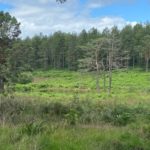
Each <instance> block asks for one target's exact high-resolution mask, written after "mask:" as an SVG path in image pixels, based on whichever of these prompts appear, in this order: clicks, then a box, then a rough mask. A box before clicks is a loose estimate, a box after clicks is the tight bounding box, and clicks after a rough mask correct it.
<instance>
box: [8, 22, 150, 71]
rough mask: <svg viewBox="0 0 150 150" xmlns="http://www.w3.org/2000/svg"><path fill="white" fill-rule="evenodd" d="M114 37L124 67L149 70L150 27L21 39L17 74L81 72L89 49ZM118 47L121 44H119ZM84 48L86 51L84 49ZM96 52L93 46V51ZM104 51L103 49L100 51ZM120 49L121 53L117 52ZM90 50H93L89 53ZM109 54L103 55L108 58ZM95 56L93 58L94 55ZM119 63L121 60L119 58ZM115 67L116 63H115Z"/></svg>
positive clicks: (15, 49) (14, 59) (15, 50)
mask: <svg viewBox="0 0 150 150" xmlns="http://www.w3.org/2000/svg"><path fill="white" fill-rule="evenodd" d="M110 37H112V38H113V37H114V39H113V40H114V50H115V51H116V53H117V54H115V55H117V57H120V62H121V61H123V64H124V65H120V66H122V67H124V66H126V67H142V68H146V70H148V68H149V61H150V24H149V23H147V24H144V25H142V24H137V25H135V26H134V27H132V26H130V25H127V26H125V27H124V28H123V29H122V30H119V29H118V28H117V27H113V28H112V29H108V28H106V29H104V30H103V31H102V32H99V31H98V30H97V29H95V28H92V29H91V30H89V31H88V32H87V31H86V30H83V31H82V32H81V33H80V34H75V33H72V34H71V33H63V32H60V31H59V32H55V33H54V34H53V35H50V36H44V35H42V34H40V35H36V36H34V37H33V38H29V37H28V38H26V39H23V40H21V39H18V40H16V41H15V42H14V44H13V46H12V47H11V52H12V54H11V55H10V56H11V57H10V64H11V68H12V69H13V70H21V71H22V70H23V71H24V70H35V69H69V70H78V69H79V66H80V60H82V59H83V58H85V57H86V56H87V51H86V50H85V47H87V48H89V44H90V43H93V47H94V41H97V42H98V41H101V39H104V38H105V39H106V38H107V39H108V38H109V39H110ZM116 43H117V44H116ZM83 47H84V48H83ZM90 48H91V50H92V46H91V47H90ZM99 48H100V47H99ZM116 49H117V50H116ZM89 50H90V49H89ZM89 50H88V51H89ZM105 52H106V50H105V49H104V50H103V51H100V54H99V55H101V56H103V57H104V58H105V57H106V56H107V55H105ZM91 55H92V54H91ZM113 59H116V58H113ZM117 59H118V58H117ZM112 63H113V61H112Z"/></svg>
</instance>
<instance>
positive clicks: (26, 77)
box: [18, 72, 33, 84]
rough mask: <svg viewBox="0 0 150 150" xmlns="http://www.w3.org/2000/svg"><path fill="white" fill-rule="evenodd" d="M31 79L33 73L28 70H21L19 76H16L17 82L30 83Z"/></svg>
mask: <svg viewBox="0 0 150 150" xmlns="http://www.w3.org/2000/svg"><path fill="white" fill-rule="evenodd" d="M32 80H33V75H32V73H30V72H22V73H20V75H19V78H18V82H19V83H21V84H27V83H30V82H32Z"/></svg>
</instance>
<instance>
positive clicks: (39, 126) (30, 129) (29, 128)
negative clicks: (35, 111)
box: [21, 121, 44, 136]
mask: <svg viewBox="0 0 150 150" xmlns="http://www.w3.org/2000/svg"><path fill="white" fill-rule="evenodd" d="M43 131H44V124H43V122H35V121H31V122H27V123H26V124H25V126H24V127H23V128H22V131H21V132H22V133H23V134H27V135H28V136H33V135H36V134H39V133H41V132H43Z"/></svg>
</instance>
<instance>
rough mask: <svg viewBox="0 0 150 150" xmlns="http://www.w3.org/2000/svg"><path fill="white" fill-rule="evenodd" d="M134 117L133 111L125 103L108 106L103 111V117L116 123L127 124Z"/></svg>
mask: <svg viewBox="0 0 150 150" xmlns="http://www.w3.org/2000/svg"><path fill="white" fill-rule="evenodd" d="M134 118H135V116H134V113H133V111H132V110H131V109H130V108H128V107H126V106H124V105H118V106H115V107H114V108H111V107H110V108H109V107H107V108H105V109H104V110H103V112H102V119H103V120H104V121H106V122H110V123H113V124H114V125H123V126H124V125H127V124H128V123H130V122H132V121H133V120H134Z"/></svg>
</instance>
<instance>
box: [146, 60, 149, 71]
mask: <svg viewBox="0 0 150 150" xmlns="http://www.w3.org/2000/svg"><path fill="white" fill-rule="evenodd" d="M148 68H149V59H148V58H146V72H148V71H149V69H148Z"/></svg>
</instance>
